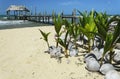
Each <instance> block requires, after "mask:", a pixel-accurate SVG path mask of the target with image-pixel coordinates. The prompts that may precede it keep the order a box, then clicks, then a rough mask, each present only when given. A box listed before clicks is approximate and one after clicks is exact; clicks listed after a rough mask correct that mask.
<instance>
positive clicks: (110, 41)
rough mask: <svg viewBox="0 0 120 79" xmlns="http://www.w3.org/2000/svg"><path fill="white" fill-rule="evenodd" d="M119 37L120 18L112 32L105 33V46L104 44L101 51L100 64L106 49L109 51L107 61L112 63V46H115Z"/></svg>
mask: <svg viewBox="0 0 120 79" xmlns="http://www.w3.org/2000/svg"><path fill="white" fill-rule="evenodd" d="M119 38H120V20H119V21H118V24H117V26H115V31H114V33H113V34H112V33H107V35H106V40H105V46H104V52H103V56H102V59H101V64H102V61H103V59H104V56H105V55H106V53H107V52H108V51H110V53H109V55H110V60H109V62H110V63H112V57H113V54H114V52H113V48H114V47H115V45H116V43H117V41H118V39H119Z"/></svg>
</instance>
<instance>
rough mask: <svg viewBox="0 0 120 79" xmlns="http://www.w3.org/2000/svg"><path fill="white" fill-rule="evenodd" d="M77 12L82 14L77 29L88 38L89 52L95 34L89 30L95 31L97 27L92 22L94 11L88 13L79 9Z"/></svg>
mask: <svg viewBox="0 0 120 79" xmlns="http://www.w3.org/2000/svg"><path fill="white" fill-rule="evenodd" d="M79 13H80V15H81V16H82V17H81V18H80V20H79V29H80V31H81V32H82V33H83V34H84V35H85V36H87V38H88V52H90V51H91V48H92V46H93V41H94V37H95V35H94V34H93V33H91V32H94V33H96V32H97V27H96V24H95V22H94V11H93V10H92V11H91V12H90V13H87V12H84V13H81V12H80V11H79Z"/></svg>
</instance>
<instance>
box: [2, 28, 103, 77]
mask: <svg viewBox="0 0 120 79" xmlns="http://www.w3.org/2000/svg"><path fill="white" fill-rule="evenodd" d="M38 29H41V30H43V31H46V32H51V34H50V36H49V42H50V45H55V40H54V34H55V32H54V27H53V26H49V27H48V26H43V27H42V26H40V27H27V28H15V29H5V30H0V79H104V76H103V75H101V74H99V73H96V72H89V71H87V70H86V69H85V64H84V62H83V56H82V55H80V56H78V57H69V58H68V59H67V58H62V63H58V62H57V60H56V59H54V58H50V55H49V54H47V53H44V51H46V50H47V45H46V42H45V41H44V40H42V39H40V38H41V37H42V36H41V34H40V32H39V30H38ZM81 54H82V53H81ZM80 60H81V61H80Z"/></svg>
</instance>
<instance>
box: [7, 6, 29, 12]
mask: <svg viewBox="0 0 120 79" xmlns="http://www.w3.org/2000/svg"><path fill="white" fill-rule="evenodd" d="M6 11H27V12H29V10H28V9H27V8H26V7H25V6H21V5H20V6H18V5H10V6H9V7H8V8H7V10H6Z"/></svg>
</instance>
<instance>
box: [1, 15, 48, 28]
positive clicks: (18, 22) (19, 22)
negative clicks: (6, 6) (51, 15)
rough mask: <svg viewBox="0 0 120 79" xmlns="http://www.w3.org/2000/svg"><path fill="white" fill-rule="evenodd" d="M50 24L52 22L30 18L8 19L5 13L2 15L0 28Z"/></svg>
mask: <svg viewBox="0 0 120 79" xmlns="http://www.w3.org/2000/svg"><path fill="white" fill-rule="evenodd" d="M46 25H47V26H49V25H50V24H43V23H36V22H31V21H28V20H7V17H6V16H5V15H0V30H1V29H12V28H24V27H36V26H46Z"/></svg>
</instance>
